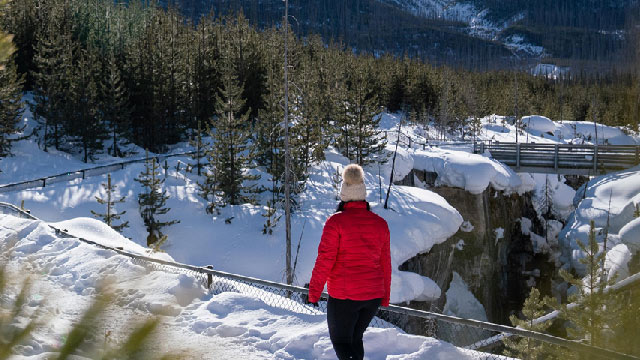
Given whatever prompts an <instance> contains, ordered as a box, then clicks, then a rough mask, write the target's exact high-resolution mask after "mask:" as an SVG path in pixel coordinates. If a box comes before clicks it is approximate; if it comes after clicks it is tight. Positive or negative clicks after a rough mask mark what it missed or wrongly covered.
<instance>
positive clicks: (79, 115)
mask: <svg viewBox="0 0 640 360" xmlns="http://www.w3.org/2000/svg"><path fill="white" fill-rule="evenodd" d="M77 58H78V60H77V62H76V64H75V66H74V69H75V71H74V74H73V76H72V78H71V79H72V81H71V84H70V95H71V96H70V98H69V99H67V106H66V108H67V119H68V120H67V121H68V122H67V129H68V130H67V132H68V134H71V135H73V136H75V137H76V138H77V139H78V140H79V141H80V143H81V145H82V152H83V161H84V162H85V163H86V162H89V160H92V159H93V154H94V153H95V152H97V151H99V150H101V149H102V141H103V140H104V139H105V138H106V136H107V135H106V132H105V129H104V126H103V123H102V122H101V121H100V119H99V117H98V112H97V108H98V105H97V101H98V100H97V98H98V87H97V83H96V81H95V73H96V68H95V66H96V65H95V63H96V57H95V54H94V53H93V51H92V50H91V49H89V50H85V49H80V50H79V51H78V55H77Z"/></svg>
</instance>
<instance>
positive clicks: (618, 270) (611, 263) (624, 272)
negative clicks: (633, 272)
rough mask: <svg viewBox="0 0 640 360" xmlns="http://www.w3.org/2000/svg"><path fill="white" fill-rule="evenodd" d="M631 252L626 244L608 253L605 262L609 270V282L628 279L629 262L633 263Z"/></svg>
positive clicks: (605, 266) (619, 245) (617, 246)
mask: <svg viewBox="0 0 640 360" xmlns="http://www.w3.org/2000/svg"><path fill="white" fill-rule="evenodd" d="M631 256H632V254H631V251H630V250H629V247H627V245H625V244H618V245H616V246H614V247H613V248H612V249H611V250H609V251H607V255H606V257H605V260H604V268H605V269H607V272H608V273H607V278H608V280H611V279H614V278H615V279H616V280H621V279H626V278H627V277H628V276H629V275H630V274H629V261H631Z"/></svg>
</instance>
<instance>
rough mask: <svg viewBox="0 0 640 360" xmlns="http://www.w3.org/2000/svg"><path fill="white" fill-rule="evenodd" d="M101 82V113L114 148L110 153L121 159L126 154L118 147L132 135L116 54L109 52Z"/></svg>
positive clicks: (128, 109)
mask: <svg viewBox="0 0 640 360" xmlns="http://www.w3.org/2000/svg"><path fill="white" fill-rule="evenodd" d="M101 80H102V81H100V99H99V105H98V106H99V111H100V114H101V115H102V119H103V121H104V124H105V125H106V126H107V127H108V128H109V133H110V137H111V140H112V141H113V144H112V147H111V148H110V149H109V152H110V153H111V155H112V156H118V157H121V156H123V155H124V154H123V153H122V151H121V150H120V148H119V147H118V145H119V144H121V143H123V142H124V143H126V141H127V138H128V137H129V133H130V121H129V117H130V108H129V105H128V99H127V93H126V89H125V84H124V82H123V80H122V78H121V71H120V68H119V66H118V62H117V59H116V55H115V52H114V51H113V50H112V51H110V52H109V57H108V59H107V64H106V70H105V72H104V74H103V76H102V79H101Z"/></svg>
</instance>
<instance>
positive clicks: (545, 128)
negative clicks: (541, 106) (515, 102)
mask: <svg viewBox="0 0 640 360" xmlns="http://www.w3.org/2000/svg"><path fill="white" fill-rule="evenodd" d="M520 121H521V122H522V126H524V127H525V129H527V131H529V132H534V131H536V132H539V133H547V132H548V133H552V134H553V132H554V131H556V124H555V123H554V122H553V121H552V120H551V119H549V118H548V117H544V116H540V115H529V116H523V117H522V119H521V120H520Z"/></svg>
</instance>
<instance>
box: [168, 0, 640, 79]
mask: <svg viewBox="0 0 640 360" xmlns="http://www.w3.org/2000/svg"><path fill="white" fill-rule="evenodd" d="M176 3H177V4H178V6H179V7H180V8H181V9H182V11H183V12H184V13H186V14H188V15H190V16H192V17H194V18H196V19H197V17H199V16H200V15H201V14H206V13H208V11H209V10H210V9H213V10H214V11H215V13H216V14H228V13H235V12H238V11H240V10H242V11H243V12H244V14H245V15H246V16H247V17H248V18H249V19H250V20H251V22H252V23H254V24H257V25H258V26H260V27H263V28H264V27H269V26H272V25H274V24H279V23H280V22H281V19H282V14H283V4H282V3H281V2H277V3H271V2H264V1H259V0H242V1H227V0H178V1H177V2H176ZM637 6H638V2H637V1H636V0H618V1H606V2H595V3H594V2H593V1H587V0H564V1H548V0H536V1H524V0H522V1H521V0H516V1H502V0H458V1H456V0H454V1H445V0H357V1H354V0H350V1H335V0H321V1H308V0H301V1H291V2H290V14H291V16H292V20H291V22H292V28H293V30H294V31H295V32H297V33H298V34H299V35H302V36H306V35H309V34H319V35H321V36H322V37H323V39H324V40H325V41H336V40H340V41H343V42H344V43H345V44H346V45H348V46H351V47H353V48H355V49H356V50H358V51H365V52H369V53H375V54H381V53H392V54H396V55H402V54H404V53H406V54H408V55H410V56H415V57H419V58H424V59H427V60H429V61H431V62H433V63H436V64H440V63H446V64H450V65H458V66H464V67H467V68H472V69H487V68H505V67H512V66H514V63H518V64H517V66H518V67H520V68H521V67H522V66H524V64H527V63H535V62H537V61H540V59H545V58H546V59H547V61H553V62H557V63H562V64H563V65H574V67H584V68H587V69H590V70H595V69H596V68H598V69H599V70H602V69H605V68H607V67H609V70H610V66H611V65H612V64H618V65H621V64H625V65H626V64H627V63H628V62H627V61H628V60H630V58H629V56H631V54H632V51H630V50H632V49H633V45H632V44H633V41H635V36H636V35H635V32H636V31H637V30H636V28H635V27H634V25H633V24H636V23H637V21H638V14H637V12H638V8H637ZM516 60H517V61H516Z"/></svg>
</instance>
